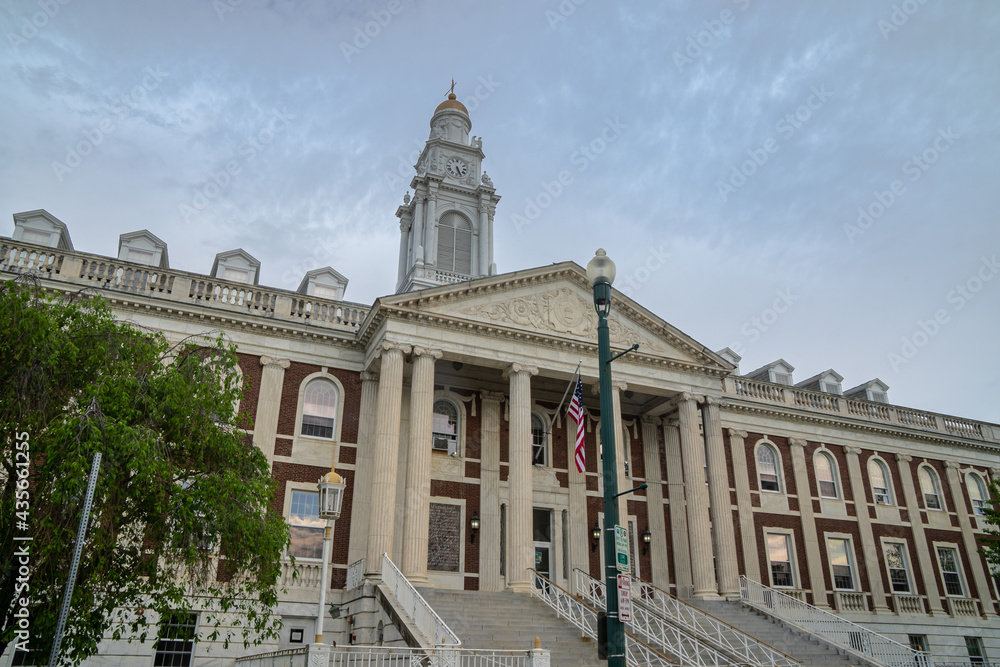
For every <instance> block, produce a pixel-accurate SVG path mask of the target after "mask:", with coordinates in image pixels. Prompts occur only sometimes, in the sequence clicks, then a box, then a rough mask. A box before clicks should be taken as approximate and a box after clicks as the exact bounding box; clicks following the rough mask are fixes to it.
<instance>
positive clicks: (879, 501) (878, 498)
mask: <svg viewBox="0 0 1000 667" xmlns="http://www.w3.org/2000/svg"><path fill="white" fill-rule="evenodd" d="M875 504H876V505H888V504H889V496H888V494H885V493H876V494H875Z"/></svg>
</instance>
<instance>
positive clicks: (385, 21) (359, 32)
mask: <svg viewBox="0 0 1000 667" xmlns="http://www.w3.org/2000/svg"><path fill="white" fill-rule="evenodd" d="M412 2H413V0H407V2H406V4H412ZM404 9H406V5H405V4H404V3H403V0H389V2H387V3H386V5H385V7H384V8H382V9H377V10H376V9H373V10H371V11H369V12H368V14H369V15H370V16H371V17H372V20H371V21H366V22H365V23H364V24H360V23H359V24H358V25H355V26H354V38H353V39H352V40H351V42H350V43H348V42H341V43H340V52H341V53H343V54H344V60H346V61H347V62H348V64H350V62H351V60H352V59H353V58H354V57H355V56H357V55H360V54H361V52H362V51H364V50H365V49H367V48H368V47H369V46H370V45H371V43H372V40H373V39H377V38H378V36H379V35H381V34H382V31H383V30H385V29H386V28H388V27H389V24H390V23H392V21H393V19H395V18H396V17H397V16H399V15H400V14H402V13H403V10H404Z"/></svg>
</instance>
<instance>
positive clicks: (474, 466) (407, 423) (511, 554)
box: [0, 95, 1000, 664]
mask: <svg viewBox="0 0 1000 667" xmlns="http://www.w3.org/2000/svg"><path fill="white" fill-rule="evenodd" d="M471 127H472V123H471V120H470V118H469V114H468V112H467V110H466V109H465V107H464V106H463V105H462V104H461V103H460V102H459V101H458V100H457V99H455V97H454V95H451V96H450V98H449V99H448V100H447V101H445V102H443V103H442V104H441V105H440V106H438V107H437V109H436V110H435V111H434V113H433V115H432V117H431V120H430V128H431V131H430V136H429V138H428V140H427V142H426V146H425V148H424V149H423V152H422V153H421V155H420V157H419V159H418V161H417V163H416V165H415V170H416V171H415V175H414V176H413V180H412V181H411V183H410V190H411V191H412V196H411V195H410V194H409V193H407V194H406V196H405V197H404V198H403V203H402V205H400V206H399V208H398V209H397V210H396V216H397V217H398V218H399V229H400V244H399V261H398V265H397V266H396V267H389V266H385V267H382V270H386V271H390V270H393V269H395V270H396V272H397V289H396V293H395V294H391V295H387V296H384V297H382V298H379V299H377V300H376V301H375V302H374V303H372V304H361V303H354V302H351V301H348V300H345V291H346V288H347V283H348V280H347V278H345V277H344V276H342V275H341V274H340V273H338V272H337V271H336V270H335V268H331V267H326V268H322V269H317V270H314V271H309V272H308V273H306V274H305V275H303V276H302V282H301V284H300V286H299V288H298V289H297V290H295V291H290V290H282V289H276V288H271V287H267V286H264V285H260V284H258V273H259V269H260V263H259V262H258V261H257V260H256V259H255V258H254V257H253V256H252V255H251V254H250V252H248V251H247V250H244V249H234V250H225V251H223V252H220V253H219V254H218V255H217V256H216V260H215V262H214V263H213V265H212V266H211V267H204V268H205V269H209V268H210V270H208V271H205V272H199V271H196V270H187V268H192V269H197V268H198V267H187V268H185V269H179V268H175V267H172V266H170V265H169V262H168V254H167V246H166V244H165V243H163V242H162V241H161V240H160V239H159V238H157V237H156V236H155V235H154V234H153V233H151V232H150V231H147V230H138V231H133V230H122V231H123V232H124V233H122V234H121V236H120V242H119V247H118V249H117V253H114V252H112V251H113V250H114V249H113V248H106V249H102V248H95V249H86V250H77V249H75V248H74V247H73V244H72V242H71V240H70V234H69V229H68V227H67V225H66V224H64V223H63V222H61V221H60V220H58V219H56V218H55V217H54V216H52V215H51V214H49V213H48V212H46V211H44V210H36V211H29V212H25V213H16V214H14V229H13V233H12V235H11V237H9V238H0V270H2V272H3V277H4V278H5V279H9V278H11V277H13V276H14V275H16V274H22V273H28V272H31V273H34V274H36V275H38V276H40V280H41V284H42V285H43V286H44V287H45V288H46V289H48V290H51V291H53V292H63V293H68V292H74V291H78V290H80V289H84V288H87V289H90V290H93V291H96V292H98V293H100V294H102V295H104V296H105V297H106V298H107V299H109V300H110V301H111V303H112V304H113V306H114V308H115V309H116V311H117V312H118V313H119V314H120V315H121V317H122V318H124V319H129V320H132V321H135V322H137V323H139V324H141V325H143V326H146V327H151V328H154V329H157V330H159V331H162V332H163V333H164V334H165V335H166V336H167V338H168V339H170V340H173V341H177V340H180V339H181V338H183V337H185V336H189V335H192V334H199V333H204V332H206V331H207V330H209V329H212V330H222V331H223V332H225V334H226V336H227V337H228V338H229V339H230V340H232V341H233V342H235V343H236V344H237V345H238V348H239V362H240V370H241V372H242V378H243V385H244V391H245V394H244V398H243V402H242V403H241V405H240V409H241V411H244V412H246V413H247V414H248V415H249V416H250V418H251V419H252V422H253V431H252V433H253V438H254V441H255V443H256V444H257V445H258V446H259V447H260V448H261V450H262V451H263V452H264V453H265V454H266V455H267V458H268V460H269V461H270V463H271V467H272V471H273V476H274V479H275V480H276V482H277V498H276V503H275V506H274V511H276V512H280V513H282V514H283V515H284V516H285V517H286V518H287V521H288V524H289V527H290V530H291V546H290V549H289V553H290V554H292V555H294V556H295V557H296V559H297V560H296V562H297V565H298V569H299V576H297V577H293V576H292V567H291V565H290V564H286V566H285V576H284V577H283V581H282V582H281V585H282V587H283V589H286V592H283V593H282V600H281V603H280V604H279V607H278V613H279V614H280V615H281V617H282V620H283V623H284V626H283V629H282V635H281V639H280V642H279V643H278V644H277V645H274V646H271V647H265V648H273V649H277V648H280V649H285V648H293V647H295V646H296V645H297V644H298V643H299V642H303V641H304V642H306V643H308V642H309V641H310V640H311V638H312V637H313V634H314V631H315V614H316V601H317V599H318V595H319V587H320V585H321V584H320V572H321V562H320V561H321V554H322V548H321V544H322V537H323V526H324V523H323V521H321V520H320V519H319V518H318V515H317V511H318V502H317V485H316V484H317V479H319V478H320V476H321V475H323V474H324V473H326V472H327V471H328V470H329V469H330V467H331V465H333V466H334V467H335V468H336V470H337V471H338V472H339V473H340V474H341V475H342V476H343V478H344V480H345V482H346V485H347V489H346V496H345V500H344V507H343V512H342V514H341V517H340V519H339V520H338V521H337V522H336V524H335V526H334V531H333V538H332V539H333V541H332V544H333V551H332V560H331V563H330V566H331V570H330V572H331V574H330V591H329V592H328V594H327V599H328V600H329V601H332V602H334V603H336V604H341V605H349V604H351V601H352V600H354V599H355V597H356V594H354V593H351V590H352V588H351V587H352V586H354V585H355V584H356V583H357V582H356V581H351V582H349V581H348V575H349V571H350V572H351V577H354V578H356V577H357V576H359V575H367V576H370V577H372V576H374V577H377V576H378V574H379V572H380V571H381V567H382V555H383V554H387V555H388V556H389V558H390V559H391V560H392V562H393V563H394V564H395V565H396V566H397V567H398V568H399V569H400V570H401V571H402V573H403V574H404V575H405V576H406V577H407V578H408V579H409V580H410V581H411V582H412V583H413V584H414V585H416V586H418V587H425V588H434V589H455V590H465V591H503V590H511V591H515V592H522V593H524V592H528V591H530V587H531V586H532V580H531V575H530V572H529V571H530V570H531V569H535V570H537V571H538V572H540V573H541V574H543V575H545V576H546V577H548V578H549V579H550V580H551V581H553V582H555V583H556V584H557V585H559V586H561V587H563V588H566V589H572V587H573V585H574V583H573V581H574V577H573V572H574V570H575V569H581V570H584V571H585V572H588V573H590V574H591V575H592V576H594V577H598V578H600V577H601V576H602V575H601V571H602V570H601V568H602V565H603V563H602V561H603V557H604V549H603V548H600V547H599V545H598V542H599V541H600V540H601V539H602V538H601V537H600V535H601V533H600V529H601V528H602V527H603V507H604V502H603V496H602V494H603V484H602V476H601V474H600V465H601V442H600V436H599V434H600V423H601V421H602V420H604V419H610V420H613V422H614V432H615V433H616V434H618V435H619V436H620V437H618V438H616V441H615V443H614V444H615V448H616V461H618V462H619V466H618V488H619V489H630V488H633V487H635V486H638V485H639V484H641V483H645V484H647V485H648V488H646V489H644V490H641V491H637V492H635V493H633V494H630V495H624V496H622V497H620V498H619V499H618V502H619V504H620V507H619V516H620V517H621V519H620V523H621V524H622V525H626V526H628V527H629V528H630V531H629V535H630V545H629V549H630V552H631V557H632V562H633V563H634V570H635V572H636V574H637V575H638V576H639V577H640V578H642V579H644V580H646V581H649V582H652V583H653V584H655V585H656V586H658V587H660V588H661V589H664V590H666V591H669V592H670V593H672V594H674V595H675V596H677V597H680V598H684V599H692V598H693V599H699V598H701V599H710V598H725V599H731V600H732V599H738V598H739V596H740V577H741V576H745V577H746V578H748V579H750V580H754V581H757V582H761V583H763V584H765V585H767V586H771V587H773V588H775V589H779V590H781V591H783V592H785V593H787V594H788V595H791V596H793V597H796V598H798V599H801V600H803V601H805V602H808V603H810V604H812V605H815V606H816V607H819V608H822V609H826V610H829V611H831V612H832V613H834V614H837V615H839V616H842V617H844V618H848V619H850V620H852V621H854V622H857V623H860V624H863V625H865V626H866V627H869V628H871V629H874V630H876V631H878V632H881V633H883V634H886V635H888V636H889V637H891V638H893V639H895V640H897V641H899V642H901V643H903V644H908V645H909V644H911V643H912V644H913V645H921V643H922V645H923V646H926V647H927V648H928V650H930V651H931V652H932V653H933V654H934V655H935V656H962V658H963V659H965V656H967V655H971V653H967V651H971V650H973V649H972V648H970V646H971V647H973V648H974V647H975V646H976V645H978V646H979V650H980V651H983V652H985V653H986V654H988V655H994V656H997V657H1000V622H998V616H997V615H998V612H1000V595H998V593H1000V591H998V589H997V583H996V581H995V580H994V577H993V576H992V573H991V570H990V567H989V565H988V564H987V563H986V561H985V560H984V558H983V556H982V555H981V554H980V552H979V549H978V546H977V537H978V536H980V535H982V534H983V533H984V530H985V529H986V524H985V523H984V517H983V516H982V512H983V509H984V507H986V506H987V503H988V498H989V495H988V484H989V482H990V481H991V480H992V479H994V478H995V477H996V476H997V475H998V474H1000V425H996V424H989V423H983V422H979V421H975V420H971V419H965V418H958V417H954V416H949V415H943V414H937V413H933V412H926V411H922V410H915V409H910V408H905V407H902V406H897V405H894V404H892V402H891V400H890V396H889V393H888V389H889V388H888V387H887V386H886V385H885V384H884V383H882V382H881V381H880V380H878V379H869V378H853V379H852V380H851V381H849V382H848V384H847V385H845V384H843V383H844V381H845V379H844V378H843V377H841V376H840V375H839V374H838V373H837V372H836V371H834V370H832V369H831V370H827V371H825V372H821V373H819V374H817V375H814V376H812V377H809V378H805V379H801V380H800V379H799V378H798V377H796V376H795V369H794V368H793V366H792V365H791V364H789V363H788V362H786V361H784V360H780V359H779V360H777V361H775V362H773V363H771V364H768V365H767V366H764V367H762V368H760V369H757V370H754V371H752V372H746V373H741V372H740V369H739V361H740V359H739V357H738V356H737V355H736V354H735V353H733V352H732V351H731V350H729V349H725V350H722V351H719V352H713V351H711V350H710V349H708V348H706V347H705V345H703V344H701V343H700V342H698V341H696V340H694V339H692V338H691V337H690V336H688V335H687V334H685V333H684V332H683V331H682V330H681V329H680V328H678V326H680V327H683V326H684V325H685V323H683V322H676V323H671V322H667V321H665V320H663V319H661V318H660V317H659V316H658V315H656V314H655V313H653V312H650V311H649V310H647V309H646V308H644V307H643V306H642V304H640V303H638V302H636V301H634V300H632V299H630V298H629V297H627V296H625V295H623V294H621V293H619V292H615V293H614V297H613V307H612V310H611V315H610V321H609V324H610V333H611V346H612V351H613V352H620V351H623V350H625V349H626V348H628V347H630V346H632V345H635V344H638V346H639V347H638V349H637V351H635V352H632V353H630V354H628V355H626V356H624V357H622V358H620V359H618V360H617V361H615V363H614V384H613V392H614V393H613V396H612V399H613V401H612V404H613V411H612V412H611V413H610V414H603V413H602V412H601V410H600V409H599V397H598V395H597V384H598V383H597V380H598V367H597V330H596V327H597V315H596V313H595V311H594V306H593V295H592V289H591V286H590V284H589V283H588V281H587V278H586V273H585V271H584V269H583V268H582V267H581V266H580V265H578V264H577V263H574V262H562V263H557V264H551V265H547V266H543V267H538V268H531V269H525V270H521V271H516V272H512V273H500V272H498V270H497V267H496V264H495V263H494V257H493V235H494V218H495V214H496V211H497V206H498V204H499V202H500V196H499V195H498V194H497V190H496V189H495V187H494V184H493V183H492V181H491V180H490V178H489V177H488V176H487V174H486V172H485V171H484V170H483V162H484V157H485V155H484V153H483V142H482V140H481V139H479V138H477V137H472V138H471V139H470V135H469V132H470V130H471ZM91 250H96V251H98V253H97V254H94V253H92V252H90V251H91ZM248 250H250V251H251V252H252V250H253V249H252V248H250V249H248ZM102 253H103V254H102ZM578 365H579V370H580V373H581V375H582V379H583V384H584V399H583V405H584V412H585V417H584V419H585V422H584V425H585V426H584V427H585V446H586V471H585V472H579V471H578V470H577V468H576V465H575V463H574V460H573V449H574V444H575V438H576V428H577V424H576V423H575V422H574V421H573V420H569V419H567V417H566V413H565V408H566V406H565V404H563V406H562V409H559V406H560V403H561V402H562V400H563V398H564V396H565V392H566V389H567V386H568V385H569V384H570V383H571V382H572V381H573V379H574V377H575V372H576V370H577V368H578ZM595 529H596V530H595ZM595 547H597V548H595ZM349 583H350V585H349ZM373 619H374V617H373ZM325 630H326V640H327V642H333V641H336V642H337V643H338V644H341V645H342V644H349V643H357V644H373V643H376V642H377V641H379V639H381V638H384V633H385V628H384V627H383V626H382V622H381V621H376V620H372V621H371V622H367V621H364V620H363V619H355V618H347V617H343V616H342V617H341V618H331V617H328V618H327V620H326V623H325ZM977 642H978V644H977ZM203 646H204V645H203V644H198V646H197V654H196V658H200V657H201V656H202V651H203V650H204V648H203ZM154 650H155V649H154V647H153V645H152V644H151V643H149V642H147V643H146V644H131V645H129V644H124V643H116V642H111V641H108V642H106V643H104V644H103V645H102V653H101V657H95V658H92V659H91V660H92V661H96V662H100V661H102V660H106V661H107V662H112V661H113V662H117V663H121V662H122V661H125V662H128V659H127V656H132V657H134V661H135V663H136V664H149V663H148V662H146V661H148V660H149V658H150V656H151V655H152V653H153V652H154ZM236 655H239V654H236V653H231V652H225V651H220V650H218V649H216V650H215V652H214V653H212V654H211V657H212V658H213V659H218V658H219V657H226V656H230V657H232V656H236Z"/></svg>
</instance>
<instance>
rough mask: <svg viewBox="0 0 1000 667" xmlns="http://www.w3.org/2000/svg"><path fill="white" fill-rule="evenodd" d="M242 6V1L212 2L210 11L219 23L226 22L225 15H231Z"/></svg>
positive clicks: (224, 0) (218, 0)
mask: <svg viewBox="0 0 1000 667" xmlns="http://www.w3.org/2000/svg"><path fill="white" fill-rule="evenodd" d="M242 4H243V0H212V9H214V10H215V15H216V16H218V17H219V20H220V21H225V20H226V14H232V13H233V12H235V11H236V8H237V7H239V6H240V5H242Z"/></svg>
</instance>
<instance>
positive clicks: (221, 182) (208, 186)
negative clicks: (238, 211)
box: [178, 109, 295, 223]
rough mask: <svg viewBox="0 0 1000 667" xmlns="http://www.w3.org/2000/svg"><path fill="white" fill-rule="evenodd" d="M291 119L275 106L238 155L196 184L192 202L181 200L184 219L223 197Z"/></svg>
mask: <svg viewBox="0 0 1000 667" xmlns="http://www.w3.org/2000/svg"><path fill="white" fill-rule="evenodd" d="M290 120H295V116H293V115H292V114H290V113H288V112H287V111H284V110H283V111H278V110H277V109H273V110H272V111H271V118H270V120H269V121H268V123H267V125H265V126H264V127H263V128H262V129H260V130H259V131H257V132H255V133H253V134H251V135H250V136H248V137H247V138H246V139H245V140H243V141H241V142H240V143H239V145H237V146H236V152H237V153H238V155H237V156H234V157H233V158H232V159H230V160H227V161H226V163H225V165H224V166H223V167H221V168H220V169H219V170H218V171H213V172H210V173H209V175H208V179H207V180H206V181H204V182H203V183H202V184H201V185H198V186H196V187H195V189H194V194H193V195H192V196H191V202H190V203H189V204H188V203H181V204H179V205H178V210H179V211H180V214H181V217H182V218H184V222H187V223H190V222H191V219H192V218H193V217H195V216H196V215H197V214H198V213H201V212H202V211H204V210H205V209H206V208H208V205H209V204H210V203H211V202H212V201H213V200H215V199H217V198H218V197H220V196H221V195H222V194H223V193H224V192H225V191H226V188H228V187H229V185H230V184H231V183H232V182H233V179H234V178H235V177H236V176H238V175H239V174H240V172H242V171H243V166H244V165H245V164H249V163H250V162H253V161H254V160H255V159H257V156H258V155H259V154H260V153H261V152H262V151H263V150H264V149H265V148H266V147H267V146H268V145H269V144H270V143H271V142H272V141H274V138H275V136H277V135H278V133H280V132H281V131H282V130H284V129H285V128H286V127H288V121H290Z"/></svg>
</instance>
